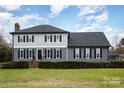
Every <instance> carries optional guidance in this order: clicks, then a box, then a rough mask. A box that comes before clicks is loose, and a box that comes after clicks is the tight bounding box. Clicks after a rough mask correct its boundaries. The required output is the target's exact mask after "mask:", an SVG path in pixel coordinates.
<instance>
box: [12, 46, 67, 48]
mask: <svg viewBox="0 0 124 93" xmlns="http://www.w3.org/2000/svg"><path fill="white" fill-rule="evenodd" d="M14 48H67V46H14Z"/></svg>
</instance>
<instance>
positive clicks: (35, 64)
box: [29, 61, 39, 68]
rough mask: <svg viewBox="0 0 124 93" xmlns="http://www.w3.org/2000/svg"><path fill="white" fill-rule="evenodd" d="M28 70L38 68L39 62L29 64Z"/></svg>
mask: <svg viewBox="0 0 124 93" xmlns="http://www.w3.org/2000/svg"><path fill="white" fill-rule="evenodd" d="M29 68H39V62H38V61H32V62H29Z"/></svg>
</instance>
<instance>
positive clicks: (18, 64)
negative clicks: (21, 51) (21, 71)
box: [14, 62, 29, 68]
mask: <svg viewBox="0 0 124 93" xmlns="http://www.w3.org/2000/svg"><path fill="white" fill-rule="evenodd" d="M28 66H29V63H28V62H14V68H28Z"/></svg>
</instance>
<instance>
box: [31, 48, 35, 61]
mask: <svg viewBox="0 0 124 93" xmlns="http://www.w3.org/2000/svg"><path fill="white" fill-rule="evenodd" d="M32 57H33V59H35V57H34V49H32Z"/></svg>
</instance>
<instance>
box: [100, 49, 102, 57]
mask: <svg viewBox="0 0 124 93" xmlns="http://www.w3.org/2000/svg"><path fill="white" fill-rule="evenodd" d="M100 58H102V48H100Z"/></svg>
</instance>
